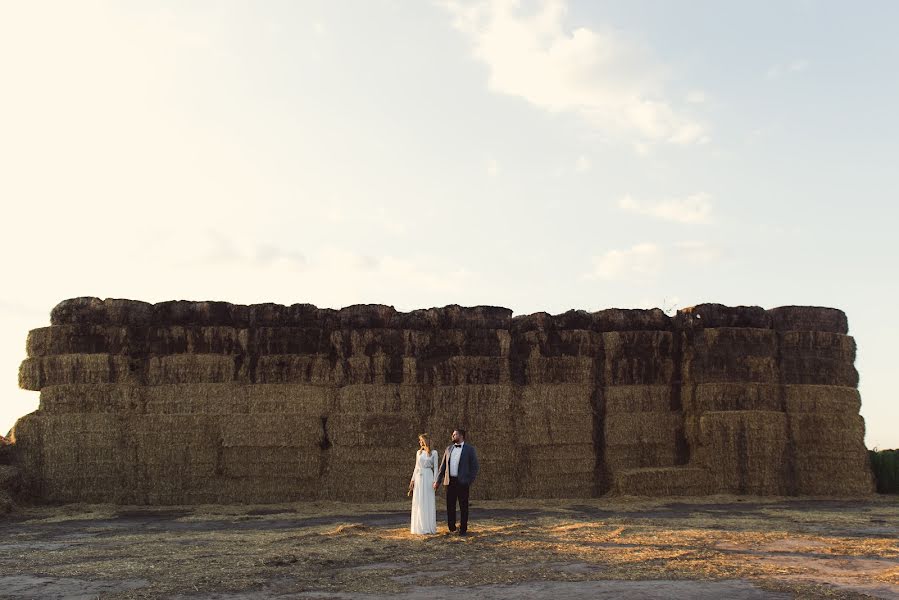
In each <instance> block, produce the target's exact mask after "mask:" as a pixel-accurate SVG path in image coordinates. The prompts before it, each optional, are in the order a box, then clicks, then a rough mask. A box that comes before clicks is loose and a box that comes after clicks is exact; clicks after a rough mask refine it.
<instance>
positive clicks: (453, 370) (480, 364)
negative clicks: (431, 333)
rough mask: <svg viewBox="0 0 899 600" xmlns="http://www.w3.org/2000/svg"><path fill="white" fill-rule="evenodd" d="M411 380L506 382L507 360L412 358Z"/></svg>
mask: <svg viewBox="0 0 899 600" xmlns="http://www.w3.org/2000/svg"><path fill="white" fill-rule="evenodd" d="M415 374H416V377H417V379H416V380H415V381H408V382H407V381H404V383H413V384H430V385H438V386H442V385H508V384H509V383H510V382H511V372H510V370H509V361H508V360H506V359H505V358H500V357H493V356H450V357H448V358H446V359H444V360H436V361H433V360H425V359H416V366H415Z"/></svg>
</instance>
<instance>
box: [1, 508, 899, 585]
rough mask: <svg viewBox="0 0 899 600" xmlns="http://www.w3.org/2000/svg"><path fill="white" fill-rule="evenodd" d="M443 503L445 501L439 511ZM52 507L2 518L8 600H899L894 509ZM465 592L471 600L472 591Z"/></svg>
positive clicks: (898, 512) (898, 524)
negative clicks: (462, 524) (426, 529)
mask: <svg viewBox="0 0 899 600" xmlns="http://www.w3.org/2000/svg"><path fill="white" fill-rule="evenodd" d="M439 503H440V500H438V504H439ZM443 518H444V514H443V512H442V511H439V513H438V524H439V533H438V535H436V536H413V535H411V534H410V533H409V505H408V502H398V503H390V504H367V505H362V504H356V505H353V504H342V503H324V502H318V503H296V504H283V505H266V506H199V507H158V508H154V507H122V506H111V505H66V506H42V507H30V508H24V509H20V510H19V511H17V512H15V513H12V514H10V515H7V516H6V517H4V518H3V520H2V521H0V596H2V597H10V598H13V597H14V598H66V599H72V598H84V599H96V598H98V597H99V598H110V599H112V598H121V599H124V598H179V599H198V600H199V599H202V600H212V599H220V600H225V599H228V600H231V599H237V598H248V599H256V600H270V599H289V598H345V599H353V600H357V599H370V600H375V599H380V598H388V597H389V598H397V597H398V598H403V599H408V600H412V599H418V598H439V597H449V596H450V595H457V594H458V593H460V592H461V593H463V594H464V597H465V598H471V599H476V600H480V599H487V598H501V599H502V598H538V597H540V598H543V597H547V596H552V597H553V598H554V600H566V599H580V598H653V599H654V598H659V599H662V598H672V597H681V598H685V597H689V598H709V599H712V598H734V599H747V600H748V599H756V598H758V599H774V598H872V597H873V598H893V599H899V497H895V496H893V497H889V496H880V497H875V498H871V499H865V500H826V499H802V500H797V499H770V498H766V499H756V498H745V497H741V498H736V497H715V498H708V497H705V498H695V499H683V500H679V501H677V502H671V501H670V500H667V501H666V500H658V499H653V500H649V499H637V498H614V499H607V498H602V499H595V500H515V501H494V502H486V501H483V502H482V501H479V502H473V503H472V508H471V522H470V524H469V535H468V536H467V537H464V538H462V537H459V536H456V535H448V534H446V525H445V524H443V523H442V522H441V520H442V519H443ZM460 588H464V589H460Z"/></svg>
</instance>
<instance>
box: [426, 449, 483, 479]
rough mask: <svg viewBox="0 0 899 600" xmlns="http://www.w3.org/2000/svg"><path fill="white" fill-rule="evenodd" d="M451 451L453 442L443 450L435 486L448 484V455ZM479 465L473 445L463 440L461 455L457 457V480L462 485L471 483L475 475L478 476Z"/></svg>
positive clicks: (450, 454)
mask: <svg viewBox="0 0 899 600" xmlns="http://www.w3.org/2000/svg"><path fill="white" fill-rule="evenodd" d="M452 453H453V444H450V445H449V446H448V447H447V449H446V450H444V451H443V459H442V460H441V461H440V471H438V472H437V483H438V485H437V487H440V485H439V484H440V483H443V485H449V482H450V480H449V478H450V470H449V466H450V456H452ZM480 468H481V466H480V465H479V464H478V453H477V451H476V450H475V449H474V446H472V445H471V444H469V443H468V442H465V443H464V444H462V456H460V457H459V475H458V477H457V481H458V482H459V483H460V484H462V485H471V484H472V483H473V482H474V480H475V477H477V476H478V470H479V469H480Z"/></svg>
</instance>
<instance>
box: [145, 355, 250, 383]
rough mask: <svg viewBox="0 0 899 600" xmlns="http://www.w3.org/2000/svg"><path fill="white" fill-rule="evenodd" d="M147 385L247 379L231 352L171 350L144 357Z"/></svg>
mask: <svg viewBox="0 0 899 600" xmlns="http://www.w3.org/2000/svg"><path fill="white" fill-rule="evenodd" d="M146 368H147V374H146V381H147V385H169V384H178V383H230V382H233V381H248V380H249V377H248V374H247V373H246V372H245V370H244V371H240V370H238V365H237V363H236V361H235V358H234V357H233V356H228V355H222V354H172V355H169V356H158V357H151V358H149V359H148V360H147V367H146Z"/></svg>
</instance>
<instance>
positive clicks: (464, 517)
mask: <svg viewBox="0 0 899 600" xmlns="http://www.w3.org/2000/svg"><path fill="white" fill-rule="evenodd" d="M418 445H419V449H418V453H417V454H416V455H415V470H414V471H413V472H412V480H411V481H410V482H409V491H410V492H411V493H412V524H411V531H412V533H419V534H428V533H431V534H434V533H437V502H436V499H435V496H436V493H437V488H439V487H440V484H441V483H443V485H445V486H446V524H447V526H448V528H449V530H450V531H451V532H452V531H456V502H458V503H459V511H460V512H461V521H460V523H459V535H466V534H467V532H468V491H469V489H470V487H471V484H472V483H473V482H474V480H475V477H477V475H478V468H479V465H478V454H477V452H475V449H474V446H472V445H471V444H466V443H465V430H464V429H456V430H454V431H453V443H452V444H451V445H450V446H448V447H447V448H446V450H444V451H443V458H442V459H440V460H438V458H437V451H436V450H432V449H431V439H430V437H429V436H428V434H427V433H423V434H421V435H420V436H418Z"/></svg>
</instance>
